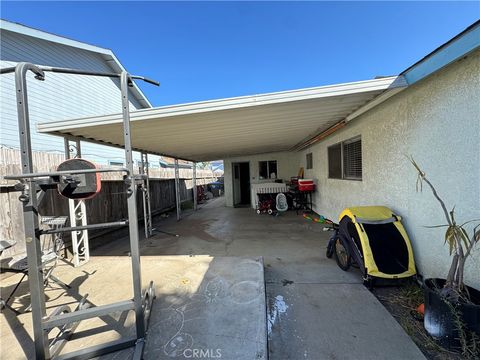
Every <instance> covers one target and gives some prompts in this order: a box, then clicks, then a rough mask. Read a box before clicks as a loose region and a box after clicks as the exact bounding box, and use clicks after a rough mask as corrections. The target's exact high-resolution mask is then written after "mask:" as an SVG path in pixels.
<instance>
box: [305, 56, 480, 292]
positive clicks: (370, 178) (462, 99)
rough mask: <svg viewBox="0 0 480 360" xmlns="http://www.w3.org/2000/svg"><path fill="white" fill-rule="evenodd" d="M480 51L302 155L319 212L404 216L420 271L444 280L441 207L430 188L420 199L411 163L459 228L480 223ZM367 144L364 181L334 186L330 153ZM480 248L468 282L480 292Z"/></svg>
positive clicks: (445, 249) (469, 266) (469, 269)
mask: <svg viewBox="0 0 480 360" xmlns="http://www.w3.org/2000/svg"><path fill="white" fill-rule="evenodd" d="M479 99H480V51H477V52H475V53H473V54H471V55H470V56H468V57H467V58H464V59H463V60H460V61H458V62H456V63H454V64H451V65H449V66H448V67H447V68H445V69H443V70H441V71H439V72H438V73H436V74H434V75H432V76H431V77H429V78H426V79H424V80H422V81H421V82H419V83H417V84H415V85H413V86H411V87H409V88H408V89H407V90H405V91H403V92H401V93H400V94H398V95H396V96H394V97H392V98H391V99H389V100H387V101H386V102H385V103H383V104H381V105H379V106H377V107H375V108H374V109H372V110H370V111H368V112H367V113H365V114H364V115H362V116H361V117H360V118H358V119H355V120H353V121H352V122H351V123H349V124H348V125H347V126H346V127H345V128H343V129H342V130H340V131H338V132H336V133H335V134H333V135H332V136H330V137H328V138H327V139H325V140H324V141H322V142H320V143H318V144H316V145H314V146H312V147H310V148H308V149H306V150H305V151H302V152H300V153H298V156H299V158H298V161H299V166H305V156H306V154H307V153H309V152H312V153H313V162H314V168H313V169H312V170H306V171H305V176H306V177H310V178H314V179H315V181H316V183H317V184H318V191H317V192H316V193H315V197H314V203H315V204H314V209H315V211H316V212H318V213H320V214H322V215H324V216H326V217H329V218H332V219H337V217H338V214H339V213H340V212H341V210H342V209H343V208H345V207H349V206H360V205H386V206H388V207H390V208H392V209H393V211H395V212H396V213H398V214H400V215H401V216H402V217H403V219H404V225H405V227H406V229H407V231H408V233H409V235H410V238H411V241H412V244H413V248H414V253H415V258H416V264H417V267H418V269H419V272H420V273H421V274H422V275H423V276H425V277H445V276H446V273H447V271H448V268H449V264H450V257H449V253H448V247H447V246H445V245H444V241H445V239H444V232H445V229H444V228H437V229H431V228H426V226H428V225H438V224H444V223H445V219H444V215H443V212H442V210H441V208H440V206H439V204H438V202H437V201H436V200H435V199H434V197H433V196H432V194H431V192H430V190H429V189H428V188H427V187H425V186H424V187H423V191H421V192H420V191H419V192H417V191H416V186H415V184H416V180H417V174H416V172H415V169H414V167H413V166H412V165H411V164H410V162H409V160H408V158H407V156H409V155H412V156H413V157H414V158H415V160H416V162H417V163H418V164H419V165H420V167H421V168H422V170H423V171H425V172H426V174H427V176H428V177H429V179H430V180H431V181H432V183H433V184H434V185H435V186H436V188H437V190H438V192H439V194H440V196H441V197H442V198H443V199H444V200H445V202H446V204H447V207H448V208H449V209H451V208H452V207H453V206H455V212H456V217H457V220H458V222H459V223H462V222H464V221H467V220H470V219H479V218H480V141H479V139H480V105H479V104H480V103H479ZM358 135H361V137H362V168H363V179H362V181H349V180H338V179H329V178H328V159H327V147H328V146H330V145H333V144H335V143H338V142H340V141H344V140H347V139H349V138H352V137H354V136H358ZM478 274H480V246H477V247H476V250H475V251H474V252H473V253H472V257H471V258H470V259H469V260H468V262H467V265H466V282H467V284H470V285H471V286H473V287H475V288H477V289H480V277H479V276H478Z"/></svg>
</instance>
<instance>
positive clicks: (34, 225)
mask: <svg viewBox="0 0 480 360" xmlns="http://www.w3.org/2000/svg"><path fill="white" fill-rule="evenodd" d="M13 72H14V73H15V91H16V99H17V113H18V125H19V138H20V148H21V167H22V174H19V175H12V176H5V178H6V179H11V180H19V181H20V184H19V188H20V189H21V191H22V194H21V196H20V198H19V199H20V201H22V203H23V217H24V227H25V238H26V247H27V257H28V274H29V287H30V296H31V303H32V319H33V333H34V344H35V358H36V359H38V360H44V359H88V358H92V357H96V356H100V355H102V354H106V353H110V352H113V351H117V350H121V349H124V348H128V347H132V346H134V347H135V349H134V355H133V358H134V359H141V358H142V357H143V351H144V347H145V339H146V328H147V327H148V320H149V315H150V311H151V307H152V302H153V299H154V297H155V293H154V288H153V282H150V286H149V287H148V288H147V289H146V290H145V291H144V292H142V289H141V271H140V250H139V244H138V243H139V229H138V214H137V204H136V196H135V194H136V189H137V183H138V182H139V180H142V181H143V180H144V176H142V175H140V176H138V177H136V176H134V164H133V157H132V144H131V135H130V134H131V132H130V111H129V101H128V88H129V87H130V86H133V80H135V79H138V80H143V81H146V82H148V83H151V84H154V85H157V86H158V85H159V84H158V83H157V82H155V81H153V80H150V79H147V78H145V77H142V76H134V75H130V74H128V73H127V72H126V71H123V72H122V73H120V74H117V73H101V72H93V71H85V70H77V69H67V68H57V67H43V66H36V65H34V64H31V63H26V62H22V63H18V64H17V66H15V67H11V68H4V69H0V74H7V73H13ZM29 72H33V74H34V75H35V79H37V80H45V72H55V73H63V74H72V75H87V76H102V77H110V78H120V89H121V96H122V114H123V136H124V144H125V145H124V148H125V160H126V168H120V169H119V168H108V169H91V170H68V171H55V172H46V173H34V170H33V161H32V146H31V134H30V119H29V109H28V94H27V80H26V79H27V78H26V76H27V73H29ZM97 172H123V173H125V176H124V179H125V183H126V185H127V205H128V221H118V222H112V223H104V224H92V225H80V226H77V225H76V224H72V225H73V226H72V227H69V228H63V229H56V230H54V231H51V230H50V231H44V230H41V229H40V228H39V221H38V204H39V201H40V200H41V198H42V197H43V195H44V192H45V191H46V190H48V189H52V188H55V187H56V186H57V184H58V183H59V182H60V181H62V177H63V176H67V175H68V176H71V175H75V174H77V175H78V174H86V173H97ZM127 223H128V226H129V235H130V251H131V263H132V275H133V299H130V300H125V301H120V302H117V303H113V304H107V305H101V306H95V307H89V303H88V302H87V301H86V298H83V299H82V300H81V301H80V303H79V305H78V307H77V309H76V310H75V311H70V308H69V307H68V306H66V305H64V306H61V307H59V308H57V309H55V310H54V311H53V312H52V314H50V315H49V316H47V314H46V305H45V292H44V287H43V273H42V270H41V255H42V251H41V244H40V236H42V235H44V234H51V233H53V232H60V231H61V232H73V231H83V230H90V229H98V228H111V227H115V226H124V225H126V224H127ZM130 310H134V311H135V327H136V335H135V336H133V337H129V338H121V339H118V340H115V341H111V342H108V343H104V344H100V345H96V346H92V347H89V348H85V349H80V350H77V351H73V352H70V353H67V354H60V352H61V350H62V348H63V346H64V345H65V344H66V342H67V341H68V337H69V336H70V335H71V334H72V333H73V331H74V330H75V328H76V326H77V325H78V322H79V321H81V320H85V319H90V318H96V317H101V316H104V315H107V314H111V313H114V312H118V311H130ZM54 328H58V329H59V330H60V335H59V336H56V337H55V338H54V339H52V341H50V340H49V336H48V335H49V332H50V331H51V330H52V329H54Z"/></svg>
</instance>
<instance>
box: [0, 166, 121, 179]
mask: <svg viewBox="0 0 480 360" xmlns="http://www.w3.org/2000/svg"><path fill="white" fill-rule="evenodd" d="M107 172H125V173H127V174H130V170H128V169H125V168H105V169H84V170H62V171H52V172H44V173H25V174H22V175H7V176H4V179H6V180H20V179H34V178H41V177H47V176H48V177H55V176H62V175H76V174H92V173H107Z"/></svg>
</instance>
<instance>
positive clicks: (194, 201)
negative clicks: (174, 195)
mask: <svg viewBox="0 0 480 360" xmlns="http://www.w3.org/2000/svg"><path fill="white" fill-rule="evenodd" d="M192 171H193V176H192V178H193V210H195V211H196V210H197V163H196V162H194V163H193V164H192Z"/></svg>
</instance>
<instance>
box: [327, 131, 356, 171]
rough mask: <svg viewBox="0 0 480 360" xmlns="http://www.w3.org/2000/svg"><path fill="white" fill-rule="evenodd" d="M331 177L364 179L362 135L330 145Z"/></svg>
mask: <svg viewBox="0 0 480 360" xmlns="http://www.w3.org/2000/svg"><path fill="white" fill-rule="evenodd" d="M328 177H329V178H330V179H345V180H362V139H361V138H360V136H357V137H355V138H352V139H349V140H346V141H343V142H341V143H338V144H335V145H332V146H329V147H328Z"/></svg>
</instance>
